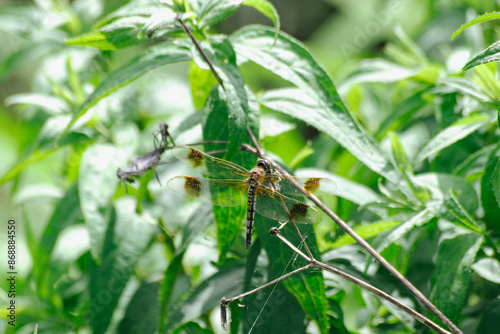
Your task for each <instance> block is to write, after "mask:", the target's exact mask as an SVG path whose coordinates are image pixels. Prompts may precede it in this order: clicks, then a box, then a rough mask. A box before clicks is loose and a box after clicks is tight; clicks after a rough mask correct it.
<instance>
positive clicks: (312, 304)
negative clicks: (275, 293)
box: [246, 215, 330, 333]
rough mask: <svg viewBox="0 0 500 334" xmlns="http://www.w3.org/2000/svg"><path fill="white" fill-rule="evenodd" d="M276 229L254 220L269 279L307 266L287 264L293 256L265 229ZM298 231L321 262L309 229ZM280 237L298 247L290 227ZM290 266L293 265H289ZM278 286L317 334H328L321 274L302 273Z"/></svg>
mask: <svg viewBox="0 0 500 334" xmlns="http://www.w3.org/2000/svg"><path fill="white" fill-rule="evenodd" d="M276 225H277V222H275V221H272V220H270V219H267V218H264V217H262V216H260V215H257V216H256V219H255V231H256V233H257V234H258V237H259V240H260V241H261V242H262V244H263V245H264V248H265V250H266V253H267V256H268V257H269V258H270V259H272V261H273V266H272V277H273V278H275V277H279V276H280V275H283V274H285V273H287V272H290V271H292V270H294V269H297V268H298V267H301V266H303V265H305V264H307V262H306V261H305V260H303V259H302V258H300V257H298V258H297V260H295V261H293V262H292V261H291V260H292V258H293V257H294V256H296V254H294V252H293V251H292V250H291V249H290V248H289V247H288V246H287V245H286V244H284V243H282V242H280V241H279V240H277V239H276V237H274V236H271V235H270V234H269V228H270V227H271V226H276ZM298 227H299V230H300V231H301V233H302V235H303V236H304V237H305V238H306V242H307V245H308V247H309V248H310V249H311V252H312V254H313V256H314V257H315V258H317V259H319V258H321V256H320V254H319V252H318V246H317V243H316V237H315V235H314V230H313V228H312V226H311V225H303V224H299V225H298ZM280 233H281V234H282V235H283V236H285V237H286V238H287V239H288V240H289V241H290V242H291V243H292V244H294V245H296V246H299V244H300V239H299V237H298V236H297V233H296V232H295V230H294V228H293V227H292V225H291V224H288V225H287V226H285V227H284V228H283V229H281V231H280ZM299 249H301V250H302V251H304V250H303V248H302V247H299ZM290 263H293V265H290ZM281 282H282V284H283V285H284V286H285V287H286V289H287V290H288V291H289V292H290V293H292V294H293V295H294V296H295V298H297V301H298V302H299V304H300V306H301V307H302V310H304V312H305V313H306V315H307V317H308V318H309V319H312V320H313V321H314V322H315V323H316V324H317V326H318V328H319V331H320V333H328V332H329V327H330V326H329V320H328V315H327V311H328V300H327V298H326V289H325V283H324V280H323V274H322V273H321V271H312V270H307V271H302V272H300V273H298V274H296V275H293V276H291V277H288V278H287V279H285V280H283V281H281ZM271 298H272V295H271ZM246 321H251V320H246Z"/></svg>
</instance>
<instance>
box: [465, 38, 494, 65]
mask: <svg viewBox="0 0 500 334" xmlns="http://www.w3.org/2000/svg"><path fill="white" fill-rule="evenodd" d="M498 59H500V41H497V42H495V43H493V44H491V45H490V46H489V47H487V48H486V49H485V50H483V51H482V52H480V53H478V54H477V55H475V56H474V57H472V59H470V60H469V61H468V62H467V63H466V64H465V65H464V67H463V68H462V71H467V70H470V69H471V68H473V67H475V66H477V65H482V64H486V63H489V62H492V61H496V60H498Z"/></svg>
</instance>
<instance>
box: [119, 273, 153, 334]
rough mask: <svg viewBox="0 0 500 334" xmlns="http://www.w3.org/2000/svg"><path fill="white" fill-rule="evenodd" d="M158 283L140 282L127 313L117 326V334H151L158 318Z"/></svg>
mask: <svg viewBox="0 0 500 334" xmlns="http://www.w3.org/2000/svg"><path fill="white" fill-rule="evenodd" d="M159 290H160V283H159V282H142V283H141V285H140V286H139V288H138V289H137V291H136V292H135V294H134V296H133V297H132V300H130V302H129V304H128V307H127V311H126V313H125V315H124V316H123V319H122V321H121V322H120V324H119V325H118V328H117V331H116V332H117V333H119V334H126V333H141V334H153V333H155V331H156V324H157V323H158V322H157V321H156V320H157V319H158V318H159V315H160V314H159V313H160V312H159V307H158V303H156V302H153V301H156V300H157V299H158V292H159Z"/></svg>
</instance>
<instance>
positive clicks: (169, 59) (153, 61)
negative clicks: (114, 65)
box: [63, 40, 190, 134]
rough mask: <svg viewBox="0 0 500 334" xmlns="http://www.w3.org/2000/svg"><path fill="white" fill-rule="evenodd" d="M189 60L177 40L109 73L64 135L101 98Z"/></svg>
mask: <svg viewBox="0 0 500 334" xmlns="http://www.w3.org/2000/svg"><path fill="white" fill-rule="evenodd" d="M189 59H190V50H189V48H188V47H186V46H185V44H184V43H182V42H180V41H179V40H177V41H176V42H175V43H174V42H166V43H164V44H162V45H161V46H156V47H152V48H150V49H148V50H146V51H145V52H144V53H142V54H141V55H139V56H138V57H136V58H134V59H133V60H131V61H130V62H128V63H127V64H125V65H123V66H122V67H120V68H119V69H117V70H116V71H114V72H112V73H110V74H109V75H108V76H107V77H106V78H104V79H103V80H102V81H101V82H100V84H99V85H98V86H97V87H96V88H95V89H94V92H93V93H92V94H91V95H90V96H89V97H88V98H87V100H86V101H85V103H84V104H83V105H82V106H81V107H80V108H79V110H78V113H77V115H76V116H75V117H74V118H73V120H72V121H71V122H70V123H69V124H68V126H67V127H66V129H65V131H64V132H63V134H64V133H66V132H67V131H68V130H69V129H70V128H71V126H72V125H73V124H74V123H75V122H76V121H77V120H78V119H79V118H80V117H82V116H83V115H85V114H86V113H87V111H88V110H89V109H90V107H92V106H93V105H95V104H96V103H97V102H98V101H100V100H101V99H102V98H104V97H106V96H108V95H109V94H111V93H112V92H114V91H115V90H117V89H118V88H120V87H122V86H124V85H126V84H127V83H129V82H131V81H133V80H135V79H137V78H138V77H139V76H141V75H142V74H144V73H146V72H148V71H150V70H152V69H154V68H157V67H160V66H163V65H167V64H172V63H177V62H181V61H187V60H189Z"/></svg>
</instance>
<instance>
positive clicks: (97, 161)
mask: <svg viewBox="0 0 500 334" xmlns="http://www.w3.org/2000/svg"><path fill="white" fill-rule="evenodd" d="M125 164H126V161H125V157H124V155H123V154H122V153H121V152H120V151H119V150H117V149H116V148H115V147H113V146H111V145H109V144H95V145H92V146H90V147H89V148H87V149H86V150H85V152H84V153H83V155H82V160H81V163H80V177H79V179H78V189H79V194H80V205H81V209H82V213H83V217H84V218H85V223H86V224H87V226H88V227H89V235H90V244H91V253H92V256H93V257H94V259H96V260H97V261H98V262H100V259H101V256H102V255H103V254H102V251H103V250H102V248H103V245H104V238H105V234H106V229H107V222H108V221H109V210H108V208H109V205H110V203H111V199H112V197H113V195H114V193H115V191H116V187H117V185H118V178H117V177H116V170H117V169H118V168H119V167H120V166H124V165H125Z"/></svg>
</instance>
